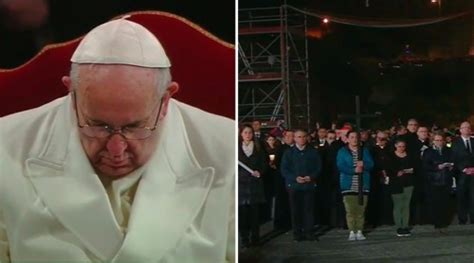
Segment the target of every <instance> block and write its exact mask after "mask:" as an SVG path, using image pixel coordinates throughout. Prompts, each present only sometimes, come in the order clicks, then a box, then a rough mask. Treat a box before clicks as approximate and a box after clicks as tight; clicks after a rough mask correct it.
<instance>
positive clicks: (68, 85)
mask: <svg viewBox="0 0 474 263" xmlns="http://www.w3.org/2000/svg"><path fill="white" fill-rule="evenodd" d="M61 81H62V82H63V84H64V86H66V88H67V90H68V91H69V92H71V91H72V85H71V78H70V77H69V76H64V77H62V78H61Z"/></svg>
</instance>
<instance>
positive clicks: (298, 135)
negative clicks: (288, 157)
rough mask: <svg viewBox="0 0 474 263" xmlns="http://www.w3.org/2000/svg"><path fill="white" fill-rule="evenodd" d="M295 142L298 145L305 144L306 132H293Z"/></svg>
mask: <svg viewBox="0 0 474 263" xmlns="http://www.w3.org/2000/svg"><path fill="white" fill-rule="evenodd" d="M295 143H296V144H297V145H298V146H300V147H302V146H305V145H306V143H307V138H306V132H302V131H297V132H295Z"/></svg>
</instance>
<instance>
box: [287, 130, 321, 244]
mask: <svg viewBox="0 0 474 263" xmlns="http://www.w3.org/2000/svg"><path fill="white" fill-rule="evenodd" d="M306 135H307V132H306V131H304V130H295V132H294V137H295V145H294V146H293V147H291V148H290V149H288V150H287V151H286V152H285V154H284V155H283V159H282V163H281V174H282V175H283V177H284V178H285V182H286V187H287V188H288V192H289V197H290V206H291V218H292V222H293V234H294V239H295V241H302V240H310V241H311V240H314V239H315V237H314V236H313V235H312V229H313V224H314V215H313V209H314V188H315V186H316V181H317V178H318V176H319V173H320V171H321V158H320V157H319V154H318V151H317V150H316V149H315V148H313V147H310V146H309V145H307V140H306Z"/></svg>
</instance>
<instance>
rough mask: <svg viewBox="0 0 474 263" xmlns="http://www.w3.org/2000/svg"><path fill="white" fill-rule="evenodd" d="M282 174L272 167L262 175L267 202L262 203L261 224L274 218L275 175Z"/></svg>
mask: <svg viewBox="0 0 474 263" xmlns="http://www.w3.org/2000/svg"><path fill="white" fill-rule="evenodd" d="M277 176H280V174H279V173H278V172H277V171H276V170H273V169H271V170H270V171H268V172H267V173H266V174H264V175H263V176H262V178H263V179H262V180H263V192H264V193H265V203H263V204H261V205H260V211H259V214H260V215H259V217H260V224H264V223H266V222H268V221H270V220H272V208H273V207H272V206H273V197H274V196H275V194H274V188H275V187H274V185H275V182H274V179H275V177H277Z"/></svg>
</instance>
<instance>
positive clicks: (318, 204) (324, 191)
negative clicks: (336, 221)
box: [314, 183, 331, 226]
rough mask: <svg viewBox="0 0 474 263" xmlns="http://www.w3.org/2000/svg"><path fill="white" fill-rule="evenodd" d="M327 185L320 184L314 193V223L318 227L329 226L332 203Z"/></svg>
mask: <svg viewBox="0 0 474 263" xmlns="http://www.w3.org/2000/svg"><path fill="white" fill-rule="evenodd" d="M329 199H330V193H329V187H328V186H327V184H324V183H320V184H319V185H318V187H317V188H316V189H315V192H314V223H315V224H316V225H325V226H328V225H329V215H330V210H331V203H330V202H329Z"/></svg>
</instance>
